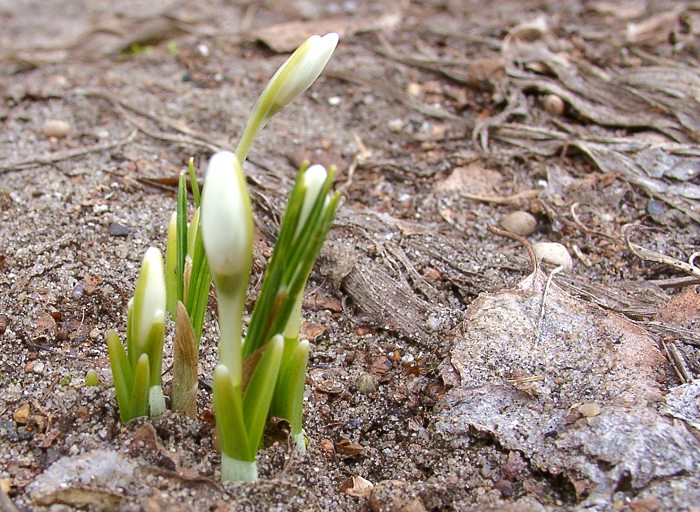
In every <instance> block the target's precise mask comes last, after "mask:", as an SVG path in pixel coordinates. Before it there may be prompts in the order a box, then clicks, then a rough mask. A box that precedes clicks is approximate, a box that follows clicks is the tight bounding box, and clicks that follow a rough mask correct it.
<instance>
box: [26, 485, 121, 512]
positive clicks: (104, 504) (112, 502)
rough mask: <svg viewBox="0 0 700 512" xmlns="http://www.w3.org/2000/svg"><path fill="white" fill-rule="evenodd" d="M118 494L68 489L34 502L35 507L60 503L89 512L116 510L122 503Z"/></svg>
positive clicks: (99, 490)
mask: <svg viewBox="0 0 700 512" xmlns="http://www.w3.org/2000/svg"><path fill="white" fill-rule="evenodd" d="M124 499H125V498H124V497H123V496H120V495H119V494H117V493H115V492H111V491H107V490H104V489H93V488H90V487H68V488H67V489H59V490H57V491H54V492H52V493H51V494H47V495H45V496H41V497H39V498H37V499H36V500H35V503H36V504H37V505H42V506H45V507H48V506H51V505H54V504H57V503H60V504H63V505H68V506H70V507H75V508H87V507H90V509H91V510H100V511H101V510H118V509H119V508H120V506H121V505H122V502H123V501H124Z"/></svg>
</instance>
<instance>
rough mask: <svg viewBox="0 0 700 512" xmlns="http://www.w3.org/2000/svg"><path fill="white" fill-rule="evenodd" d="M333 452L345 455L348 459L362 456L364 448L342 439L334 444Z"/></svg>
mask: <svg viewBox="0 0 700 512" xmlns="http://www.w3.org/2000/svg"><path fill="white" fill-rule="evenodd" d="M335 451H336V453H338V454H340V455H347V456H348V457H354V456H356V455H362V453H363V452H364V451H365V448H364V447H363V446H362V445H361V444H357V443H353V442H351V441H350V440H348V439H345V438H344V437H341V438H340V440H339V441H338V442H337V443H335Z"/></svg>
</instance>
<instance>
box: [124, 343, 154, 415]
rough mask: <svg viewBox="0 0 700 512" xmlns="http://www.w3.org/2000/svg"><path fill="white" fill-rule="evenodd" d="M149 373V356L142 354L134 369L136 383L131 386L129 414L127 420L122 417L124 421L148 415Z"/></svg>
mask: <svg viewBox="0 0 700 512" xmlns="http://www.w3.org/2000/svg"><path fill="white" fill-rule="evenodd" d="M149 374H150V369H149V363H148V356H147V355H146V354H141V356H140V357H139V361H138V363H136V368H135V369H134V385H133V387H132V388H131V396H130V397H129V408H128V411H129V415H128V418H126V420H124V418H122V421H129V420H131V419H133V418H138V417H139V416H148V390H149V387H150V386H149V381H150V375H149Z"/></svg>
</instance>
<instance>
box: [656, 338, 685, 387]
mask: <svg viewBox="0 0 700 512" xmlns="http://www.w3.org/2000/svg"><path fill="white" fill-rule="evenodd" d="M661 344H662V345H663V347H664V350H665V351H666V355H667V356H668V359H669V361H670V362H671V366H673V369H674V370H675V372H676V375H678V378H679V379H681V382H684V383H685V382H690V381H691V380H693V376H692V375H691V374H690V372H689V371H688V367H687V366H686V364H685V361H684V360H683V357H682V356H681V355H680V353H679V352H678V349H677V348H676V345H675V344H674V343H673V342H672V341H669V342H665V341H664V340H661Z"/></svg>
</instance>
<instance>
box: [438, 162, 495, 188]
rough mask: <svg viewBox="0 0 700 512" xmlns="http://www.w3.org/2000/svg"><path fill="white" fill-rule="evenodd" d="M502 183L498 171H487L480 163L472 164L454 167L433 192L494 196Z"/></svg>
mask: <svg viewBox="0 0 700 512" xmlns="http://www.w3.org/2000/svg"><path fill="white" fill-rule="evenodd" d="M502 181H503V176H502V175H501V173H499V172H498V171H494V170H492V169H487V168H486V167H484V165H483V164H482V163H481V162H473V163H471V164H469V165H467V166H464V167H455V168H454V169H453V170H452V174H450V175H449V176H448V177H447V178H445V179H444V180H442V181H441V182H439V183H438V184H437V185H436V186H435V192H437V193H442V194H449V193H457V194H459V193H467V194H475V195H494V194H495V192H496V189H497V187H498V185H499V184H500V183H502Z"/></svg>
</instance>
